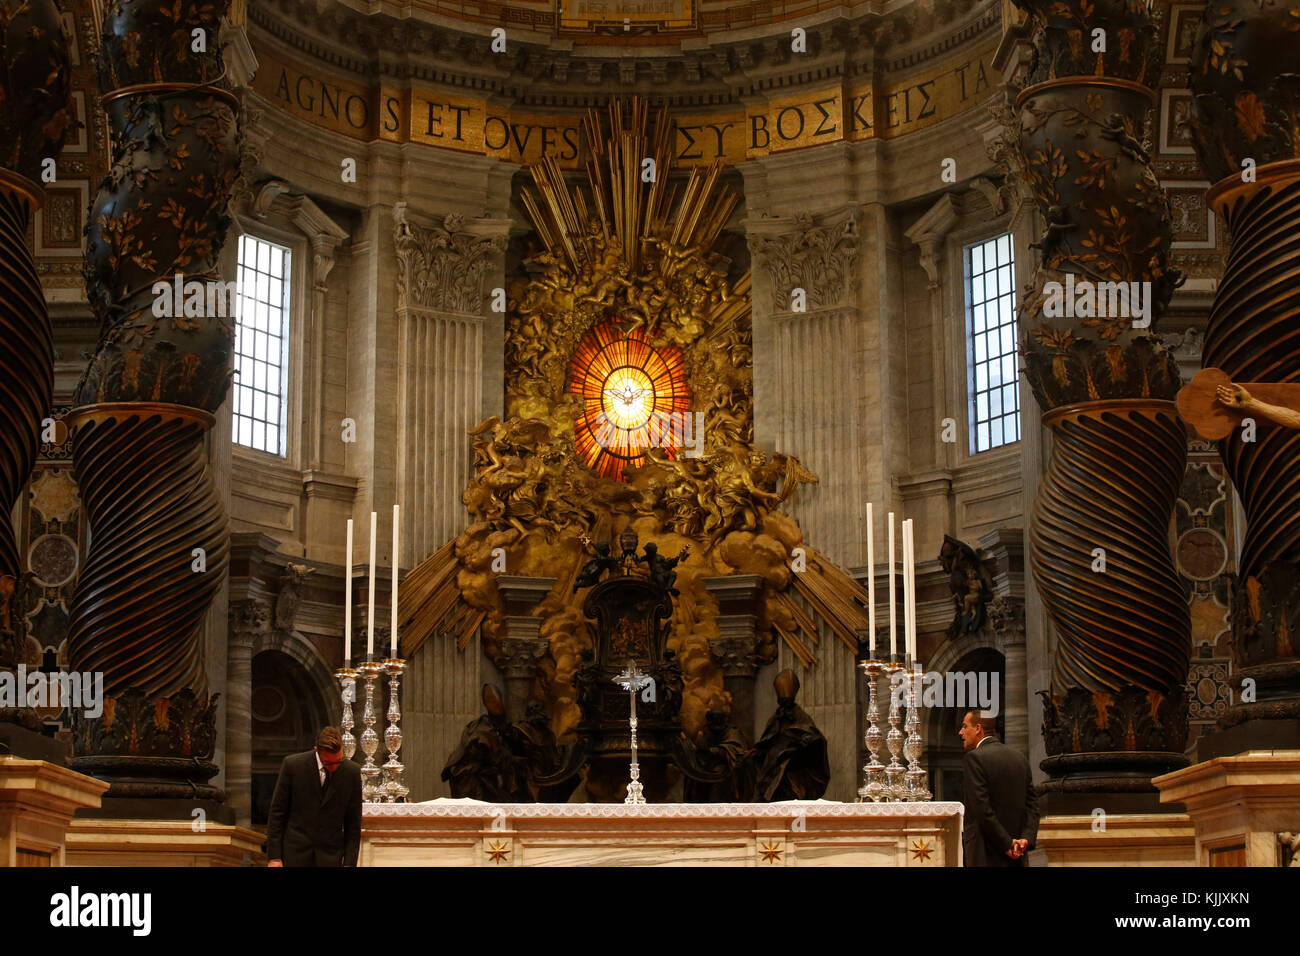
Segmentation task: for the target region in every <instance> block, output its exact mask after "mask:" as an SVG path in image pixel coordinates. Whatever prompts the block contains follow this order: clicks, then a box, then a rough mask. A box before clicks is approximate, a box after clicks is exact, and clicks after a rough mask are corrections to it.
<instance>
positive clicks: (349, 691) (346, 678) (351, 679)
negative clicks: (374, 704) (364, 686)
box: [334, 667, 357, 760]
mask: <svg viewBox="0 0 1300 956" xmlns="http://www.w3.org/2000/svg"><path fill="white" fill-rule="evenodd" d="M334 676H335V677H336V678H338V682H339V689H340V691H341V692H342V694H343V719H342V720H341V721H340V722H339V723H340V726H342V728H343V759H344V760H351V759H352V755H353V754H354V753H356V752H357V738H356V737H354V736H352V728H353V727H355V726H356V724H355V723H354V722H353V720H352V705H353V704H354V703H355V702H356V699H357V672H356V669H355V668H352V667H342V668H340V669H339V670H338V671H336V672H335V674H334Z"/></svg>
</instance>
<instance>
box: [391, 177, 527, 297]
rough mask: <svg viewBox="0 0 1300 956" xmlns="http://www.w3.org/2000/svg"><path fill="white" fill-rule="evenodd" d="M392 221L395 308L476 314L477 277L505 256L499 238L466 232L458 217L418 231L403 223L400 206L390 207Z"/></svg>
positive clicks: (480, 291)
mask: <svg viewBox="0 0 1300 956" xmlns="http://www.w3.org/2000/svg"><path fill="white" fill-rule="evenodd" d="M393 222H394V224H395V231H394V240H395V242H396V245H397V259H398V272H397V301H398V305H399V307H409V306H421V307H424V308H428V309H436V310H437V311H439V312H459V313H463V314H466V315H479V314H481V313H482V312H483V304H484V303H483V300H484V295H485V290H484V288H483V276H484V273H485V272H486V271H487V269H488V266H490V265H491V264H492V262H493V260H494V259H496V258H497V257H498V256H500V255H501V254H502V253H503V252H504V251H505V245H506V240H505V238H504V237H502V236H480V235H477V234H475V233H473V232H470V231H468V230H466V229H464V228H463V227H464V224H465V219H464V217H463V216H458V215H449V216H444V217H442V225H441V226H428V227H426V226H418V225H416V224H414V223H412V222H410V221H409V220H408V219H407V217H406V203H404V202H399V203H397V204H396V205H394V206H393Z"/></svg>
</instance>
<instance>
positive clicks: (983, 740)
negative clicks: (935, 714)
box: [316, 737, 997, 760]
mask: <svg viewBox="0 0 1300 956" xmlns="http://www.w3.org/2000/svg"><path fill="white" fill-rule="evenodd" d="M996 739H997V738H995V737H981V738H980V742H979V744H976V745H975V749H976V750H979V749H980V744H982V743H984V742H985V741H987V740H996ZM316 759H317V760H320V757H317V758H316Z"/></svg>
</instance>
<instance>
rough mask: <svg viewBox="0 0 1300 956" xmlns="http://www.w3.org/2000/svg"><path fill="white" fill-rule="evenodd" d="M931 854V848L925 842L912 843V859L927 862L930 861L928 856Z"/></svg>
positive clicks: (915, 841)
mask: <svg viewBox="0 0 1300 956" xmlns="http://www.w3.org/2000/svg"><path fill="white" fill-rule="evenodd" d="M933 852H934V849H933V847H931V846H930V844H929V843H927V842H926V841H925V840H913V841H912V859H914V860H928V859H930V854H931V853H933Z"/></svg>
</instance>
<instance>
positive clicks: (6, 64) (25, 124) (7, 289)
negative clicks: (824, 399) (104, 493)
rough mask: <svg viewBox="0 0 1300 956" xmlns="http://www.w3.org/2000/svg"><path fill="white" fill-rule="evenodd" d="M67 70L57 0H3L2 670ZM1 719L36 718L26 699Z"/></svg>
mask: <svg viewBox="0 0 1300 956" xmlns="http://www.w3.org/2000/svg"><path fill="white" fill-rule="evenodd" d="M68 71H69V59H68V43H67V38H66V37H65V36H64V35H63V25H62V23H61V21H60V20H59V9H58V7H57V6H56V5H55V3H54V0H22V2H20V0H0V407H3V410H4V411H3V414H0V668H10V667H15V666H17V665H18V664H20V663H22V662H23V661H24V660H25V656H26V655H25V650H26V641H27V618H26V611H27V606H26V601H25V600H24V597H25V590H26V588H25V587H24V586H23V583H22V582H23V580H24V578H23V568H24V564H25V562H24V561H23V560H22V558H21V556H20V555H19V553H18V545H17V541H16V540H15V536H14V529H13V525H12V524H11V523H10V519H9V516H10V515H11V514H12V513H13V508H14V504H15V502H16V501H17V500H18V496H19V495H20V494H22V491H23V489H24V488H25V487H26V486H27V482H28V480H29V479H30V478H31V474H32V466H33V465H34V464H35V463H36V449H37V447H38V445H39V443H40V433H41V420H42V419H43V418H44V417H45V416H46V415H47V414H49V408H50V404H51V401H52V399H53V393H54V337H53V332H52V330H51V329H50V316H49V313H48V311H47V310H46V308H45V296H44V294H43V292H42V291H41V283H40V278H39V276H38V275H37V274H36V260H35V259H34V258H33V256H32V251H31V249H29V248H28V247H27V238H26V232H27V227H28V225H29V223H30V222H31V218H32V216H33V215H34V214H35V212H36V210H38V209H40V208H41V205H42V203H43V201H44V194H43V192H42V190H41V187H40V186H39V185H38V183H37V182H36V180H38V179H39V178H40V176H41V173H42V172H43V170H44V168H46V165H47V161H54V160H56V159H57V157H58V155H59V151H60V150H61V149H62V148H63V140H64V137H65V136H66V134H67V131H68V130H69V128H70V124H71V106H70V103H69V88H70V86H69V79H68ZM0 719H4V720H12V721H15V722H17V723H20V724H22V725H24V726H26V727H27V728H28V729H29V730H36V729H39V726H40V723H39V721H38V720H37V719H36V716H35V713H34V712H33V711H31V710H29V709H27V708H24V707H22V706H21V705H20V706H18V707H16V708H4V709H2V710H0Z"/></svg>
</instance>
